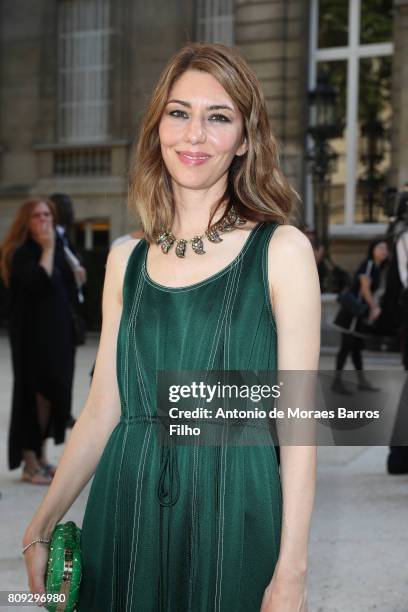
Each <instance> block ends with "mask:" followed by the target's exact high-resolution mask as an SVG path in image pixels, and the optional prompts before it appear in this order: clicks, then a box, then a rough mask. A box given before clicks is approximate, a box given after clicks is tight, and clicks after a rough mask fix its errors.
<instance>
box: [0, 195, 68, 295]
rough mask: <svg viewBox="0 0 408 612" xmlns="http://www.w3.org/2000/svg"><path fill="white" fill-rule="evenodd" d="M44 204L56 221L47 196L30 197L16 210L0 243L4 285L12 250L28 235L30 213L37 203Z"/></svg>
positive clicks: (0, 266) (53, 207)
mask: <svg viewBox="0 0 408 612" xmlns="http://www.w3.org/2000/svg"><path fill="white" fill-rule="evenodd" d="M42 203H44V204H46V205H47V206H48V208H49V209H50V211H51V214H52V218H53V224H54V226H55V223H56V211H55V206H54V204H53V202H51V201H50V200H48V199H47V198H30V199H29V200H27V201H26V202H24V204H22V206H20V208H19V210H18V211H17V215H16V217H15V219H14V221H13V223H12V225H11V227H10V229H9V231H8V232H7V234H6V237H5V238H4V240H3V243H2V245H1V260H0V271H1V277H2V279H3V282H4V284H5V285H6V287H8V286H9V282H10V272H11V261H12V259H13V255H14V251H15V250H16V249H17V248H18V247H19V246H21V245H22V244H23V243H24V242H25V241H26V240H27V238H28V236H29V229H28V225H29V222H30V217H31V214H32V212H33V210H34V208H35V207H36V206H37V205H38V204H42Z"/></svg>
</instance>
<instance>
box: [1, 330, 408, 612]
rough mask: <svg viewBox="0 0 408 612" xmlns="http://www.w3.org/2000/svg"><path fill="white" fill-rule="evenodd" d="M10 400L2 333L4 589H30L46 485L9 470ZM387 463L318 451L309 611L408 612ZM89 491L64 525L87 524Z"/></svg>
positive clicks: (379, 454) (374, 451)
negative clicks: (25, 548)
mask: <svg viewBox="0 0 408 612" xmlns="http://www.w3.org/2000/svg"><path fill="white" fill-rule="evenodd" d="M96 343H97V339H96V338H91V339H90V341H89V342H88V344H87V345H86V346H85V347H81V348H80V349H79V351H78V355H77V370H76V376H75V391H74V414H78V413H79V412H80V411H81V409H82V406H83V404H84V401H85V398H86V394H87V390H88V384H89V376H88V372H89V370H90V368H91V366H92V364H93V359H94V356H95V353H96ZM366 365H367V367H368V368H370V369H378V368H384V367H386V368H391V369H400V364H399V359H398V357H397V356H387V357H386V358H384V357H383V356H381V355H380V356H376V355H368V356H367V359H366ZM332 366H333V351H323V355H322V360H321V368H322V369H331V368H332ZM10 395H11V368H10V355H9V347H8V342H7V339H6V337H4V335H3V336H1V335H0V400H1V403H0V406H1V408H0V452H1V456H0V491H1V499H0V508H1V512H0V517H1V520H0V591H1V590H6V589H7V590H12V589H20V590H25V589H26V588H27V582H26V577H25V569H24V561H23V559H22V556H21V554H20V544H21V538H22V534H23V532H24V528H25V526H26V525H27V523H28V521H29V519H30V517H31V516H32V514H33V513H34V511H35V509H36V507H37V506H38V504H39V502H40V500H41V498H42V497H43V495H44V489H43V488H42V487H33V486H31V485H28V484H25V483H21V482H19V478H20V470H14V471H13V472H10V471H9V470H8V469H7V464H6V456H7V454H6V451H7V428H8V419H9V411H10ZM49 445H50V446H49V450H50V452H49V455H50V458H51V459H52V460H53V461H57V460H58V457H59V456H60V454H61V452H62V446H58V447H55V446H53V445H52V444H51V442H49ZM385 458H386V449H385V448H383V447H376V448H375V447H374V448H370V447H338V448H328V447H325V448H320V449H319V469H318V489H317V500H316V507H315V513H314V516H313V524H312V535H311V546H310V578H309V582H310V597H309V602H310V612H367V611H369V610H375V611H378V612H408V476H402V477H389V476H387V475H386V474H385V470H384V465H385ZM89 486H90V485H89V484H88V486H87V487H86V488H85V489H84V491H83V492H82V494H81V495H80V497H79V498H78V499H77V501H76V502H75V504H74V506H73V507H72V509H71V510H70V512H69V513H68V514H67V515H66V517H65V518H64V520H68V519H70V518H72V519H73V520H75V521H77V522H78V523H81V520H82V516H83V511H84V506H85V503H86V499H87V496H88V493H89ZM2 609H6V608H2ZM8 609H10V610H18V609H20V608H17V607H13V608H11V607H10V608H8ZM23 609H24V610H26V609H27V608H21V610H23ZM100 612H104V611H103V610H101V611H100ZM118 612H121V611H118ZM140 612H143V611H140ZM231 612H232V611H231Z"/></svg>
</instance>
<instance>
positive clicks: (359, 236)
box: [0, 0, 408, 269]
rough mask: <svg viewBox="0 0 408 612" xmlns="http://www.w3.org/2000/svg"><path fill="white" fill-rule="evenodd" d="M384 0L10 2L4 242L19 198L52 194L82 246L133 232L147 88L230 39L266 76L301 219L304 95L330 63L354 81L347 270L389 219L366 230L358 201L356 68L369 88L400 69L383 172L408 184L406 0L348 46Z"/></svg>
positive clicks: (2, 58) (337, 221)
mask: <svg viewBox="0 0 408 612" xmlns="http://www.w3.org/2000/svg"><path fill="white" fill-rule="evenodd" d="M370 3H371V4H370ZM381 3H382V4H383V5H387V2H386V0H345V1H344V3H338V2H337V3H335V2H333V1H330V0H220V1H219V2H218V3H212V2H209V1H208V0H166V1H164V0H150V1H149V2H148V3H146V2H142V1H141V0H115V1H114V2H113V0H36V2H30V3H27V2H26V0H3V1H2V3H1V5H0V7H1V8H0V10H1V15H0V23H1V30H0V79H1V80H0V100H1V105H0V210H1V215H0V240H1V239H2V237H3V236H4V234H5V232H6V230H7V227H8V226H9V224H10V222H11V220H12V218H13V216H14V214H15V211H16V209H17V207H18V206H19V205H20V203H21V202H22V201H23V200H24V199H26V198H27V197H28V196H29V195H34V194H35V195H37V194H44V195H47V194H50V193H51V192H56V191H58V192H66V193H69V194H70V195H71V196H72V198H73V200H74V203H75V211H76V221H77V229H78V237H79V240H80V241H82V246H83V248H84V249H88V250H92V249H94V248H96V247H97V246H98V245H99V246H101V247H104V248H106V247H107V245H108V243H109V241H110V240H112V239H114V238H115V237H116V236H118V235H120V234H122V233H124V232H126V231H127V230H128V229H129V228H130V227H131V226H132V223H133V221H132V220H130V219H129V218H128V214H127V212H126V186H127V179H126V172H127V165H128V160H129V152H130V149H131V144H132V142H133V141H134V139H135V137H136V135H137V129H138V123H139V120H140V117H141V116H142V113H143V110H144V108H145V104H146V100H147V98H148V96H149V93H150V91H151V89H152V86H153V84H154V82H155V81H156V79H157V76H158V74H159V73H160V71H161V69H162V67H163V65H164V63H165V62H166V60H167V59H168V58H169V56H170V55H171V54H172V53H173V52H174V51H176V50H177V49H178V48H179V47H180V46H181V45H182V44H183V43H185V42H187V41H192V40H210V41H221V42H225V43H226V44H232V45H235V46H236V47H237V48H238V50H239V51H240V52H241V54H242V55H243V57H244V58H245V59H246V60H247V61H248V62H249V63H250V65H251V66H252V67H253V68H254V70H255V72H256V74H257V76H258V77H259V79H260V81H261V83H262V86H263V89H264V93H265V96H266V100H267V105H268V111H269V117H270V121H271V125H272V127H273V129H274V131H275V133H276V134H277V136H278V138H279V140H280V142H281V159H282V165H283V167H284V169H285V172H286V174H287V175H288V177H289V179H290V181H291V184H292V185H293V187H294V188H295V189H296V190H297V192H298V193H299V194H300V197H301V201H302V202H303V203H302V204H300V217H302V218H303V219H304V220H305V221H307V222H308V223H310V224H313V212H312V211H313V205H312V203H313V190H312V188H311V184H310V179H309V178H308V169H307V165H306V162H305V147H306V144H307V141H306V127H307V124H308V116H309V109H308V104H307V92H308V89H310V88H312V87H313V84H314V83H315V82H316V75H317V73H318V71H319V66H320V65H323V64H324V65H325V66H326V67H327V66H329V67H330V68H331V67H333V74H334V76H335V77H336V78H337V77H338V78H339V79H340V81H339V83H340V84H341V83H342V82H343V85H345V87H344V88H343V89H344V90H345V91H346V93H345V96H346V98H347V99H346V101H345V102H344V107H345V109H346V110H345V111H344V112H345V118H346V123H347V121H348V122H349V123H348V124H347V125H348V130H346V132H347V134H346V135H345V136H344V138H343V140H341V141H339V142H337V143H334V146H335V148H336V147H337V150H338V153H339V169H338V170H337V174H336V176H335V177H334V196H333V197H334V199H335V202H334V204H333V210H334V213H333V217H332V218H331V223H330V235H331V242H332V254H333V256H334V258H335V259H336V261H338V263H340V264H341V265H344V266H345V267H346V268H348V269H352V267H353V266H354V265H355V263H356V262H357V260H358V259H359V258H360V257H361V254H362V253H363V252H364V251H365V249H366V245H367V242H368V240H370V239H371V238H372V237H373V236H376V235H378V234H381V233H382V232H384V231H385V229H386V226H387V224H386V221H387V219H386V218H385V217H384V215H383V214H380V215H379V216H378V218H377V219H375V222H366V220H365V219H364V218H363V215H364V214H365V213H364V211H363V203H361V202H360V203H359V200H358V197H359V196H358V195H356V193H357V192H356V185H357V179H358V176H357V174H356V172H357V170H355V168H357V166H358V164H359V163H360V162H359V157H358V156H359V152H358V150H357V149H358V147H359V146H360V145H361V142H360V140H359V139H360V137H359V136H357V135H354V136H353V133H354V132H356V130H357V128H359V127H360V126H359V124H358V121H359V109H358V108H355V106H356V104H359V102H358V100H357V102H356V101H355V100H354V103H353V95H354V96H355V99H357V98H356V96H357V97H358V91H357V93H356V91H355V85H353V78H354V80H355V79H356V76H355V75H356V74H360V77H359V78H360V85H361V83H362V82H361V75H362V74H363V75H364V73H365V70H368V69H371V68H372V70H373V71H375V66H376V65H377V64H378V65H381V66H382V70H383V72H384V66H385V68H387V66H388V65H391V66H392V79H391V85H390V99H388V98H386V96H385V98H384V99H387V105H386V106H384V108H383V109H382V110H381V112H382V113H383V116H384V121H387V122H388V124H389V135H390V136H389V146H388V144H387V146H386V149H387V152H386V157H387V164H388V165H387V164H386V163H385V162H384V164H385V165H387V167H385V165H384V168H385V170H384V175H385V176H386V181H387V184H388V185H389V186H391V187H396V188H400V187H401V185H402V183H403V182H404V181H406V180H408V150H407V147H406V142H407V139H408V74H407V64H406V61H405V62H404V58H406V57H407V51H408V49H407V47H408V42H407V41H408V0H394V2H392V0H389V2H388V5H392V6H391V9H392V12H390V15H391V17H390V20H391V21H390V34H389V36H388V35H387V34H385V35H383V34H381V35H383V38H384V36H385V38H384V39H382V38H381V35H379V37H378V36H377V38H375V36H374V35H373V34H372V32H371V30H373V31H374V34H375V31H376V25H375V23H374V26H373V25H372V23H371V22H370V23H371V25H369V27H371V30H370V29H369V27H368V26H367V27H368V30H367V28H366V30H367V31H368V32H369V35H367V37H366V41H365V42H364V41H363V42H364V44H363V42H362V40H357V41H354V43H353V40H352V38H353V36H354V35H353V32H354V31H355V29H356V27H357V26H356V24H355V21H356V19H357V21H358V20H360V21H361V23H362V24H363V25H364V23H363V22H364V19H365V13H364V11H366V10H367V7H368V6H369V5H370V6H371V14H372V15H374V18H375V15H376V14H378V15H379V16H381V14H384V10H383V11H382V13H381V11H380V9H381V7H380V5H381ZM341 4H344V6H345V7H346V5H347V11H348V12H347V14H346V15H345V14H344V15H343V14H342V13H339V14H338V15H337V13H336V15H337V17H336V18H338V19H339V31H340V30H342V29H343V30H344V31H343V33H342V35H343V34H344V36H345V37H346V38H345V39H344V40H346V39H347V40H346V42H344V41H343V42H341V41H340V43H339V44H338V45H337V46H336V45H333V44H332V42H333V41H332V40H330V32H329V35H328V36H326V38H327V39H328V42H327V41H326V42H324V40H323V39H324V36H323V35H322V36H323V38H322V37H320V33H319V28H321V27H322V28H323V29H324V28H325V27H326V26H327V24H326V25H325V22H324V17H325V14H326V13H327V12H328V11H331V10H333V11H336V10H337V9H336V8H335V7H336V6H337V7H338V6H339V5H341ZM215 6H217V7H218V8H217V9H216V12H214V11H215V8H214V7H215ZM356 6H357V7H359V9H358V10H359V11H360V12H358V11H357V12H356ZM333 7H334V8H333ZM388 8H389V7H388ZM376 11H377V13H376ZM342 20H343V21H344V23H343V22H342ZM374 21H375V19H374ZM381 23H382V22H381ZM383 26H384V24H383V23H382V25H381V27H382V28H383V29H384V27H385V26H384V27H383ZM330 27H331V26H330ZM385 29H386V27H385ZM370 32H371V34H370ZM326 35H327V32H326ZM357 35H358V34H356V36H357ZM336 36H337V34H336V33H335V36H334V38H333V40H334V39H335V38H336ZM339 36H340V34H339ZM370 36H371V38H370ZM387 36H388V38H387ZM319 37H320V38H322V40H323V43H322V44H320V38H319ZM312 39H313V40H312ZM318 39H319V44H317V42H316V41H317V40H318ZM377 39H378V40H377ZM339 40H340V38H339ZM367 41H368V42H367ZM334 42H335V40H334ZM319 45H320V47H319ZM325 45H326V47H325ZM353 45H354V46H353ZM370 45H371V46H370ZM371 49H372V51H371ZM370 58H371V59H370ZM378 58H380V60H378ZM381 58H382V59H381ZM384 58H385V59H384ZM371 60H372V61H371ZM319 62H320V63H319ZM330 62H332V64H330ZM364 62H365V63H364ZM367 62H368V63H367ZM370 62H371V63H370ZM356 67H357V68H356ZM356 70H357V72H356ZM358 70H360V72H358ZM353 71H354V72H353ZM344 75H346V76H344ZM353 75H354V76H353ZM341 78H343V79H347V80H346V81H344V80H343V81H341ZM384 82H385V81H384ZM363 85H364V83H363ZM363 85H361V87H363ZM353 87H354V89H353ZM361 87H360V95H361ZM357 90H358V87H357ZM353 92H354V93H353ZM343 97H344V93H343ZM353 104H354V107H353ZM353 113H354V114H353ZM353 121H354V123H353ZM387 134H388V132H387ZM353 138H354V140H353ZM357 141H358V142H357ZM361 146H362V145H361ZM387 147H388V148H387ZM354 149H356V150H355V151H354ZM353 151H354V153H353ZM353 155H354V156H353ZM353 172H354V174H353ZM350 175H352V180H350V179H349V177H350ZM343 209H344V210H343Z"/></svg>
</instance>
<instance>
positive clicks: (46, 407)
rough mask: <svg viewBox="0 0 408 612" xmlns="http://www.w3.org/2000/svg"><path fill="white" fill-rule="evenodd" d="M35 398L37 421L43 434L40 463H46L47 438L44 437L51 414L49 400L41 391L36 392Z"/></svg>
mask: <svg viewBox="0 0 408 612" xmlns="http://www.w3.org/2000/svg"><path fill="white" fill-rule="evenodd" d="M36 400H37V411H38V422H39V424H40V429H41V433H42V436H43V442H42V445H41V457H40V461H41V463H47V456H46V445H47V439H46V438H45V432H46V431H47V427H48V422H49V420H50V414H51V402H50V401H48V400H47V399H45V397H44V396H43V395H41V393H36Z"/></svg>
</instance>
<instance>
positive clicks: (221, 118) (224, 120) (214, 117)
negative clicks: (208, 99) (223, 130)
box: [210, 113, 231, 123]
mask: <svg viewBox="0 0 408 612" xmlns="http://www.w3.org/2000/svg"><path fill="white" fill-rule="evenodd" d="M210 120H211V121H212V120H215V121H220V122H221V123H231V119H228V117H227V116H226V115H221V114H219V113H218V114H216V115H211V116H210Z"/></svg>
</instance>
